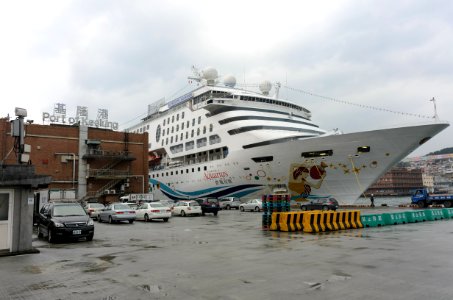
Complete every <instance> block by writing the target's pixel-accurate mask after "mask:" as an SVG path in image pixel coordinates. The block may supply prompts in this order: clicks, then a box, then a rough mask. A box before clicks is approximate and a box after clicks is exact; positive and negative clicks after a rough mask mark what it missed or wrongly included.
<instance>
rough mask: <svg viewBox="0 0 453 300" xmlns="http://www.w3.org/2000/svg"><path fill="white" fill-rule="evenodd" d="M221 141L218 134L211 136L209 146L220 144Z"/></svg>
mask: <svg viewBox="0 0 453 300" xmlns="http://www.w3.org/2000/svg"><path fill="white" fill-rule="evenodd" d="M220 141H221V139H220V136H219V135H217V134H214V135H211V136H210V137H209V145H213V144H217V143H220Z"/></svg>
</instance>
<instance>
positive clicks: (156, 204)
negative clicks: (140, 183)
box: [149, 203, 164, 208]
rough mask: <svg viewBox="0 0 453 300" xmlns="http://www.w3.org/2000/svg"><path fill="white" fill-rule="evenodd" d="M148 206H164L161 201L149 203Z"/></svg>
mask: <svg viewBox="0 0 453 300" xmlns="http://www.w3.org/2000/svg"><path fill="white" fill-rule="evenodd" d="M149 206H150V207H153V208H155V207H164V206H163V205H162V204H161V203H150V204H149Z"/></svg>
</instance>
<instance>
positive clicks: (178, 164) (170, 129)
mask: <svg viewBox="0 0 453 300" xmlns="http://www.w3.org/2000/svg"><path fill="white" fill-rule="evenodd" d="M194 73H195V76H193V77H189V79H190V80H193V81H196V82H197V83H198V87H197V88H195V89H194V90H193V91H191V92H189V93H186V94H184V95H182V96H180V97H178V98H176V99H174V100H171V101H169V102H167V103H165V101H160V102H157V103H155V104H154V105H153V106H149V107H148V115H147V116H146V117H145V118H144V119H142V121H141V122H140V123H139V124H136V125H135V126H133V127H131V128H129V129H128V130H129V131H130V132H137V133H142V132H148V133H149V183H150V192H151V193H153V194H154V197H155V199H172V200H181V199H192V198H200V197H216V198H219V197H227V196H228V197H238V198H241V199H247V198H258V197H261V195H263V194H277V193H288V194H291V196H292V199H294V200H296V201H305V200H307V199H312V198H318V197H334V198H336V199H337V200H338V201H339V203H341V204H349V203H353V202H354V201H355V200H356V199H357V198H358V197H360V196H361V195H362V194H363V192H364V191H365V190H366V189H367V188H368V187H369V186H370V185H371V184H373V183H374V182H375V181H376V180H377V179H378V178H379V177H380V176H381V175H382V174H384V173H385V172H386V171H387V170H388V169H390V168H391V167H392V166H393V165H394V164H396V163H397V162H399V161H400V160H401V159H403V158H404V157H406V156H407V155H408V154H409V153H411V152H412V151H413V150H414V149H416V148H417V147H419V146H420V145H421V144H423V143H425V142H426V141H428V140H429V139H430V138H431V137H433V136H434V135H436V134H437V133H439V132H440V131H442V130H443V129H445V128H446V127H448V126H449V124H448V123H447V122H441V121H438V120H437V119H433V120H430V121H429V122H424V123H419V124H416V125H411V126H400V127H394V128H383V129H376V130H372V131H361V132H355V133H348V134H343V133H342V132H341V131H338V130H333V131H327V130H324V129H321V128H320V127H319V126H318V125H317V124H315V123H313V122H312V121H311V112H310V111H309V110H308V109H307V108H305V107H303V106H300V105H297V104H295V103H293V102H290V101H287V100H283V99H280V98H279V97H278V88H279V86H278V85H277V87H276V89H275V92H274V95H270V91H271V90H272V84H271V83H270V82H268V81H264V82H263V83H262V84H260V85H259V90H260V91H259V92H258V91H250V90H246V89H243V88H237V87H236V79H235V78H234V77H233V76H226V77H224V78H223V80H220V79H219V78H218V77H219V76H218V73H217V70H216V69H214V68H206V69H204V70H203V71H200V72H198V71H197V70H196V69H195V71H194ZM150 108H151V109H150Z"/></svg>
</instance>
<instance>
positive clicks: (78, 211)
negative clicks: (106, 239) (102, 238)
mask: <svg viewBox="0 0 453 300" xmlns="http://www.w3.org/2000/svg"><path fill="white" fill-rule="evenodd" d="M37 222H38V237H47V241H48V242H49V243H54V242H56V241H57V240H58V239H62V238H71V239H79V238H82V237H84V238H86V240H87V241H91V240H92V239H93V236H94V222H93V220H92V219H91V218H90V216H89V215H88V214H87V213H86V211H85V210H84V209H83V207H82V206H81V205H80V204H79V203H74V202H72V203H69V202H50V203H46V204H44V205H43V207H42V208H41V210H40V211H39V216H38V220H37Z"/></svg>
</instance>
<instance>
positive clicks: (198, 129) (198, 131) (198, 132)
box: [197, 128, 200, 136]
mask: <svg viewBox="0 0 453 300" xmlns="http://www.w3.org/2000/svg"><path fill="white" fill-rule="evenodd" d="M198 135H200V128H197V136H198Z"/></svg>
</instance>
